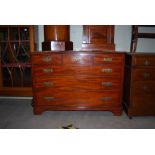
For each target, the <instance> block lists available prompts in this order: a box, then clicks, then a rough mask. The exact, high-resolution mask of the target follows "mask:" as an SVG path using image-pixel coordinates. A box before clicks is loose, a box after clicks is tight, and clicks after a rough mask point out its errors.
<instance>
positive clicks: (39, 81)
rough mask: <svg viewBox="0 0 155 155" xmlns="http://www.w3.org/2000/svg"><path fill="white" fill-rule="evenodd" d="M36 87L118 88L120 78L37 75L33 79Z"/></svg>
mask: <svg viewBox="0 0 155 155" xmlns="http://www.w3.org/2000/svg"><path fill="white" fill-rule="evenodd" d="M33 82H34V87H35V88H36V89H38V90H39V89H43V88H44V89H45V88H46V89H51V88H52V90H55V89H59V90H70V91H71V90H88V91H89V90H91V91H93V90H120V89H121V79H119V78H109V77H97V78H96V77H88V76H78V77H72V76H62V77H44V78H42V77H39V78H35V79H34V81H33Z"/></svg>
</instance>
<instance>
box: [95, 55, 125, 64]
mask: <svg viewBox="0 0 155 155" xmlns="http://www.w3.org/2000/svg"><path fill="white" fill-rule="evenodd" d="M122 63H123V56H122V55H113V54H101V55H95V56H94V64H100V65H104V64H109V65H116V64H122Z"/></svg>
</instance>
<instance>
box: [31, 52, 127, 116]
mask: <svg viewBox="0 0 155 155" xmlns="http://www.w3.org/2000/svg"><path fill="white" fill-rule="evenodd" d="M32 68H33V72H32V75H33V93H34V99H33V101H34V114H41V113H42V112H43V111H45V110H108V111H112V112H113V113H114V114H115V115H121V112H122V105H121V104H122V87H123V76H124V75H123V73H124V54H123V53H117V52H95V51H93V52H82V51H81V52H80V51H79V52H74V51H65V52H48V51H44V52H34V53H33V54H32Z"/></svg>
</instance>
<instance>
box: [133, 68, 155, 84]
mask: <svg viewBox="0 0 155 155" xmlns="http://www.w3.org/2000/svg"><path fill="white" fill-rule="evenodd" d="M133 80H136V81H137V80H155V68H154V69H150V68H147V69H140V68H136V69H133Z"/></svg>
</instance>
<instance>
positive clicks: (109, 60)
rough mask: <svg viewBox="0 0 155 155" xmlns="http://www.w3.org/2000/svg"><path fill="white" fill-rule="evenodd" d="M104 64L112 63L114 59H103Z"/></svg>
mask: <svg viewBox="0 0 155 155" xmlns="http://www.w3.org/2000/svg"><path fill="white" fill-rule="evenodd" d="M103 61H104V62H112V58H103Z"/></svg>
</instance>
